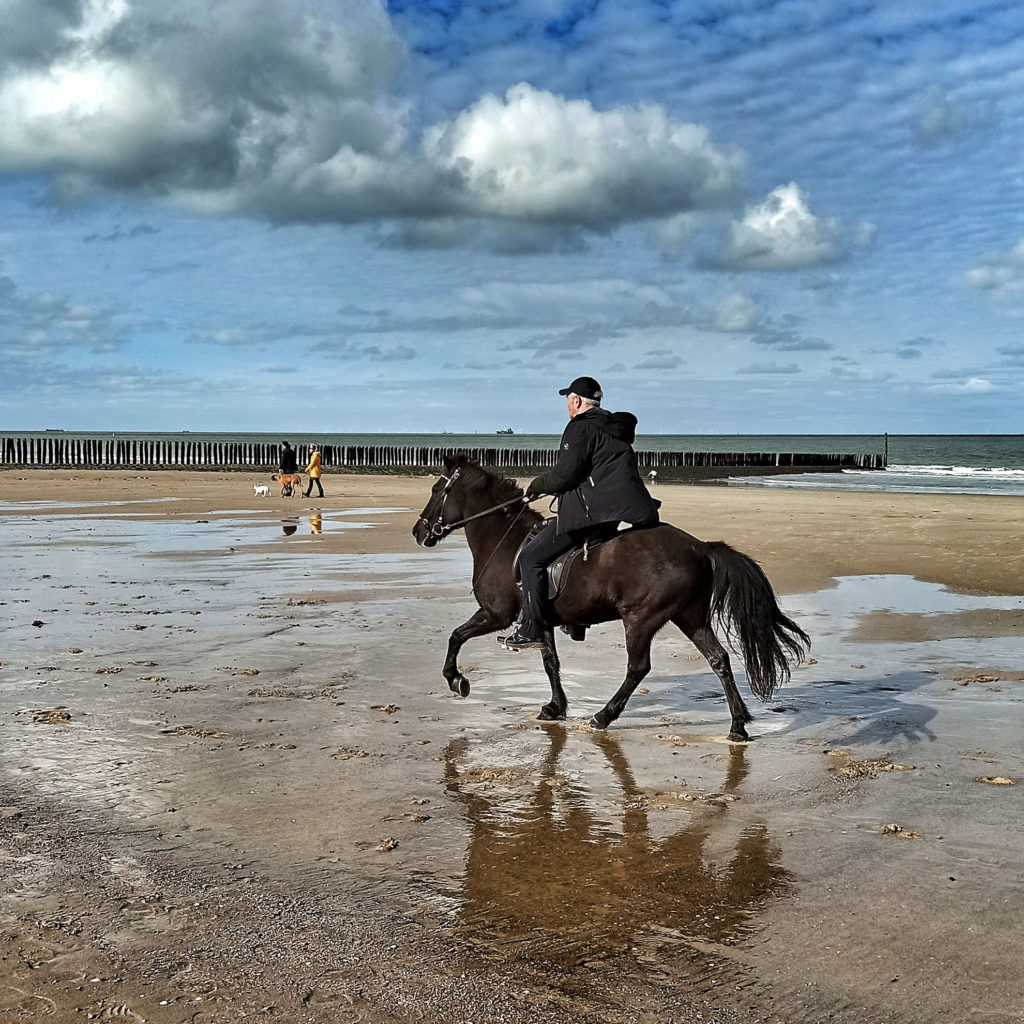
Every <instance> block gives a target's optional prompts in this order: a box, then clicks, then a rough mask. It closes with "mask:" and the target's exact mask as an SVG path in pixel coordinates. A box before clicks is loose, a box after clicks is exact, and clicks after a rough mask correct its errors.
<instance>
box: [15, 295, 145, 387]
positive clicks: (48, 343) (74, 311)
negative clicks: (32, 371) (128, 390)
mask: <svg viewBox="0 0 1024 1024" xmlns="http://www.w3.org/2000/svg"><path fill="white" fill-rule="evenodd" d="M125 341H126V330H125V325H124V323H123V319H122V317H120V316H119V315H117V314H116V313H114V312H112V311H110V310H105V309H97V308H94V307H92V306H87V305H84V304H81V303H75V302H71V301H69V300H68V299H67V298H66V297H65V296H62V295H55V294H53V293H52V292H40V293H38V294H35V295H27V296H26V295H24V294H22V293H21V291H20V290H19V289H18V288H17V286H16V285H15V284H14V282H13V281H12V280H11V279H10V278H7V277H0V356H2V357H3V359H4V360H5V363H6V365H8V367H9V366H10V363H11V361H17V360H26V361H31V360H40V359H44V358H52V357H53V356H55V355H57V354H60V353H65V352H69V351H75V350H78V351H82V352H84V351H88V352H92V353H102V352H113V351H114V350H116V349H119V348H121V347H123V345H124V344H125Z"/></svg>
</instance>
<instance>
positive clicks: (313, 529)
mask: <svg viewBox="0 0 1024 1024" xmlns="http://www.w3.org/2000/svg"><path fill="white" fill-rule="evenodd" d="M323 531H324V519H323V516H322V515H321V514H320V513H319V512H311V513H310V514H309V532H310V533H312V534H318V533H323Z"/></svg>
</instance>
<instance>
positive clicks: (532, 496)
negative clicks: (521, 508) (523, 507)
mask: <svg viewBox="0 0 1024 1024" xmlns="http://www.w3.org/2000/svg"><path fill="white" fill-rule="evenodd" d="M543 494H544V492H543V491H542V490H540V489H539V488H537V487H536V486H535V485H534V484H533V483H529V484H527V485H526V500H527V501H536V500H537V499H538V498H539V497H541V496H542V495H543Z"/></svg>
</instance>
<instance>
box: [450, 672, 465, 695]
mask: <svg viewBox="0 0 1024 1024" xmlns="http://www.w3.org/2000/svg"><path fill="white" fill-rule="evenodd" d="M448 689H449V690H451V691H452V693H454V694H455V695H456V696H458V697H468V696H469V680H468V679H467V678H466V677H465V676H461V675H460V676H456V677H455V678H454V679H449V680H448Z"/></svg>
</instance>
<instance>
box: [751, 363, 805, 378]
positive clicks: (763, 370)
mask: <svg viewBox="0 0 1024 1024" xmlns="http://www.w3.org/2000/svg"><path fill="white" fill-rule="evenodd" d="M736 372H737V373H743V374H754V375H764V376H786V377H789V376H793V375H794V374H798V373H802V372H803V371H802V370H801V369H800V367H799V366H797V364H796V363H785V364H782V365H780V364H779V363H752V364H751V365H750V366H741V367H740V368H739V369H738V370H737V371H736Z"/></svg>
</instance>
